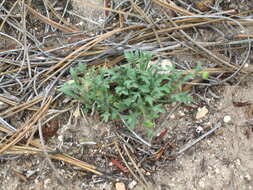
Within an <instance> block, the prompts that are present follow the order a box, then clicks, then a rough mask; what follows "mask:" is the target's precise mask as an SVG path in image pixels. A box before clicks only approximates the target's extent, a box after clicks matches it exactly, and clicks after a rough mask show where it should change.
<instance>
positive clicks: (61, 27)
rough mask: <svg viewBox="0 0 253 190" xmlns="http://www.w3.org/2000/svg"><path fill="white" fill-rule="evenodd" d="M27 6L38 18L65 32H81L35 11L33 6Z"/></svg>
mask: <svg viewBox="0 0 253 190" xmlns="http://www.w3.org/2000/svg"><path fill="white" fill-rule="evenodd" d="M25 7H26V8H27V9H28V10H29V11H30V12H31V13H32V14H33V15H34V16H36V17H37V18H38V19H40V20H41V21H43V22H45V23H47V24H49V25H51V26H53V27H55V28H57V29H59V30H62V31H63V32H79V30H75V29H72V28H69V27H66V26H63V25H61V24H59V23H57V22H55V21H52V20H50V19H49V18H47V17H45V16H43V15H42V14H40V13H39V12H37V11H35V10H34V9H33V8H31V7H30V6H29V5H25Z"/></svg>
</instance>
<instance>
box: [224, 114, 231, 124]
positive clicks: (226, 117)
mask: <svg viewBox="0 0 253 190" xmlns="http://www.w3.org/2000/svg"><path fill="white" fill-rule="evenodd" d="M223 121H224V122H225V123H228V122H230V121H231V117H230V116H229V115H226V116H225V117H224V119H223Z"/></svg>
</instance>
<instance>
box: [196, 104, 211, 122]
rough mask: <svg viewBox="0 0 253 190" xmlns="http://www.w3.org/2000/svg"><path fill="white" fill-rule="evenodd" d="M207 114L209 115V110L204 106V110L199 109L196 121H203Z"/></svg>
mask: <svg viewBox="0 0 253 190" xmlns="http://www.w3.org/2000/svg"><path fill="white" fill-rule="evenodd" d="M207 113H208V109H207V108H206V106H204V107H202V108H198V112H197V114H196V119H201V118H203V117H205V116H206V114H207Z"/></svg>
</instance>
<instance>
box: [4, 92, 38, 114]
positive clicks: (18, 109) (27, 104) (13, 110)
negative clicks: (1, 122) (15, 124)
mask: <svg viewBox="0 0 253 190" xmlns="http://www.w3.org/2000/svg"><path fill="white" fill-rule="evenodd" d="M42 100H43V97H42V96H40V97H37V98H34V99H33V100H31V101H28V102H25V103H23V104H19V105H17V104H14V106H13V107H12V108H10V109H7V110H5V111H3V112H1V113H0V116H1V117H3V118H6V117H10V116H12V115H14V114H16V113H18V112H21V111H23V110H25V109H28V108H30V107H32V106H33V105H35V104H37V103H39V102H40V101H42ZM8 102H9V101H8ZM33 110H35V111H36V110H37V109H33Z"/></svg>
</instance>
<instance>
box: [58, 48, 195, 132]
mask: <svg viewBox="0 0 253 190" xmlns="http://www.w3.org/2000/svg"><path fill="white" fill-rule="evenodd" d="M125 58H126V60H127V61H128V64H125V65H123V66H118V67H114V68H104V67H102V68H99V69H94V68H92V69H88V68H87V67H86V66H85V65H83V64H80V65H79V66H78V67H77V68H75V69H73V68H71V69H70V73H71V76H72V79H73V80H72V81H69V82H67V83H65V84H64V86H63V87H62V88H61V89H60V90H61V91H62V92H63V93H65V94H66V95H68V96H70V97H72V98H75V99H78V100H80V102H81V103H82V104H83V107H84V111H85V112H92V110H96V111H98V112H99V113H100V116H101V118H102V120H103V121H105V122H107V121H108V120H120V119H121V120H123V121H124V122H125V123H126V124H127V125H128V127H129V128H131V129H133V128H134V127H135V126H136V125H137V123H139V122H140V121H141V122H143V126H145V127H146V129H148V132H149V134H151V133H152V131H153V129H154V127H155V119H157V118H158V117H159V116H160V114H161V113H163V112H165V109H164V104H165V103H170V102H184V103H186V102H189V101H192V99H191V97H190V96H189V95H188V94H187V93H185V92H180V88H181V87H182V84H183V83H184V82H186V81H188V80H189V79H192V78H193V77H194V76H195V75H196V73H197V72H199V71H200V67H198V68H197V69H196V70H195V72H193V73H189V74H187V75H184V74H183V72H179V71H177V70H176V69H175V67H168V68H167V70H168V71H169V74H159V72H160V71H161V67H159V66H157V65H155V64H152V65H151V64H150V61H151V58H152V56H151V54H150V53H147V52H140V51H136V52H125Z"/></svg>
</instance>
